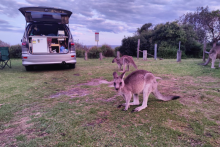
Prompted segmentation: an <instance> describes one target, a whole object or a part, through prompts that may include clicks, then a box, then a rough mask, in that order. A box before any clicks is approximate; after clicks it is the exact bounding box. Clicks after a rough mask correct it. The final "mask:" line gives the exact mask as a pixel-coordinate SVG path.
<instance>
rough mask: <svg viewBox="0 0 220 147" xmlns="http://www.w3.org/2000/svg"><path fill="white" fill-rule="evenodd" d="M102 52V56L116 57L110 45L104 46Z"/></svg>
mask: <svg viewBox="0 0 220 147" xmlns="http://www.w3.org/2000/svg"><path fill="white" fill-rule="evenodd" d="M100 49H101V51H102V55H103V56H105V57H114V56H115V53H114V50H113V49H112V48H111V47H110V46H109V45H102V47H101V48H100Z"/></svg>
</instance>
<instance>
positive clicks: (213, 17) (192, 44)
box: [117, 6, 220, 58]
mask: <svg viewBox="0 0 220 147" xmlns="http://www.w3.org/2000/svg"><path fill="white" fill-rule="evenodd" d="M138 39H140V50H141V51H142V50H147V51H148V53H149V54H154V44H157V50H158V57H162V58H176V54H177V50H178V48H179V42H181V47H180V49H181V51H182V57H183V58H184V57H185V58H186V57H194V58H199V57H201V56H202V52H203V51H202V50H203V43H204V41H205V42H207V50H209V49H211V47H212V46H215V45H218V41H219V40H220V12H219V10H214V11H210V10H209V7H208V6H207V7H198V8H197V9H196V11H195V12H190V13H187V14H184V15H183V16H181V17H180V18H179V20H176V21H173V22H166V23H161V24H157V25H155V26H153V24H152V23H146V24H144V25H143V26H141V27H140V28H137V31H136V32H134V35H133V36H131V37H124V39H123V40H122V45H121V46H120V47H118V48H117V50H119V51H120V53H121V54H122V55H130V56H136V55H137V44H138ZM140 54H141V53H140Z"/></svg>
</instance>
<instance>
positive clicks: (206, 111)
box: [0, 58, 220, 147]
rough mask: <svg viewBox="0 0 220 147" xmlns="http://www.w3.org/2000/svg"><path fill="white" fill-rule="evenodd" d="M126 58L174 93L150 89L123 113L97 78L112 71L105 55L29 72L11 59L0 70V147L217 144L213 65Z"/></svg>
mask: <svg viewBox="0 0 220 147" xmlns="http://www.w3.org/2000/svg"><path fill="white" fill-rule="evenodd" d="M134 60H135V63H136V64H137V66H138V69H145V70H148V71H151V72H152V73H153V74H154V75H156V76H158V77H161V78H162V80H159V81H158V83H159V86H158V88H159V91H160V92H161V93H162V94H164V95H179V96H181V98H180V99H178V100H173V101H169V102H162V101H159V100H157V99H155V97H154V96H153V95H150V98H149V102H148V107H147V108H146V109H144V110H142V111H140V112H135V113H131V111H132V110H133V109H134V108H135V107H137V106H131V107H130V108H129V109H128V111H126V112H125V111H121V110H122V109H123V108H117V106H118V105H119V104H121V103H124V100H123V98H122V97H121V96H119V95H117V93H116V92H115V90H114V88H113V87H109V85H108V84H102V83H101V82H102V81H104V80H106V81H109V82H111V81H112V80H113V76H112V73H113V72H114V71H118V69H117V65H116V64H113V63H111V61H112V58H105V59H103V60H102V61H100V60H98V59H93V60H88V61H84V60H83V59H79V58H78V59H77V64H76V68H75V69H66V68H64V67H62V66H40V67H37V68H36V69H35V71H31V72H26V71H25V68H24V67H23V66H22V63H21V60H20V59H16V60H15V59H13V60H12V68H11V69H9V68H7V67H6V68H5V69H3V70H0V146H29V147H35V146H36V147H37V146H53V147H54V146H55V147H57V146H62V147H63V146H105V147H107V146H158V147H162V146H175V147H176V146H204V147H208V146H210V147H211V146H213V147H216V146H220V68H218V64H219V63H216V64H215V67H216V69H211V65H210V64H209V65H208V66H201V65H198V63H200V62H201V61H202V60H201V59H186V60H182V62H181V63H177V62H176V60H175V59H169V60H168V59H164V60H157V61H154V60H153V59H152V58H150V59H148V61H143V60H141V59H139V60H137V59H134ZM134 70H135V69H134V68H133V67H130V72H132V71H134ZM130 72H129V73H130ZM118 74H120V72H118ZM127 75H128V73H126V76H127ZM140 99H141V101H142V95H140Z"/></svg>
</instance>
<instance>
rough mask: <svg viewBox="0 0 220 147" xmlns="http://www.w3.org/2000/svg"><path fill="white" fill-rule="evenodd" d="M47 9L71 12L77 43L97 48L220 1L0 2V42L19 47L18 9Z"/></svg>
mask: <svg viewBox="0 0 220 147" xmlns="http://www.w3.org/2000/svg"><path fill="white" fill-rule="evenodd" d="M28 6H48V7H57V8H62V9H66V10H70V11H72V13H73V14H72V16H71V18H70V24H69V25H70V29H71V32H72V35H73V37H74V39H75V41H76V42H79V43H82V44H84V45H96V42H95V32H99V34H100V35H99V44H100V45H102V44H109V45H121V41H122V39H123V38H124V36H125V37H127V36H132V35H133V33H134V32H135V31H136V30H137V28H140V27H141V26H142V25H143V24H145V23H153V24H154V25H155V24H158V23H166V22H168V21H174V20H177V19H179V17H180V16H182V15H183V14H186V13H187V12H194V11H195V10H196V8H197V7H201V6H203V7H206V6H209V8H210V10H217V9H219V8H220V2H219V0H114V1H113V0H0V40H2V41H4V42H6V43H9V44H10V45H14V44H18V43H20V40H21V38H22V36H23V33H24V29H25V25H26V22H25V18H24V17H23V15H22V14H21V13H20V11H19V10H18V9H19V8H20V7H28Z"/></svg>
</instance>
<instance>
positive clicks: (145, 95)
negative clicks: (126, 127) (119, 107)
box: [132, 84, 152, 112]
mask: <svg viewBox="0 0 220 147" xmlns="http://www.w3.org/2000/svg"><path fill="white" fill-rule="evenodd" d="M151 91H152V87H151V84H147V85H145V87H144V90H143V103H142V105H141V106H140V107H137V108H135V109H134V110H133V111H132V112H138V111H141V110H143V109H145V108H146V107H147V102H148V98H149V95H150V93H151Z"/></svg>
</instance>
